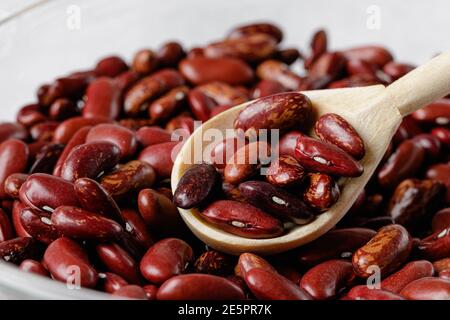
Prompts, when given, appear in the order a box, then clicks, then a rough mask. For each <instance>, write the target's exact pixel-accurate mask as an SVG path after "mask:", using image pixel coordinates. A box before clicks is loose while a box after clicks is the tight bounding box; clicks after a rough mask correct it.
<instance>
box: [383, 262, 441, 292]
mask: <svg viewBox="0 0 450 320" xmlns="http://www.w3.org/2000/svg"><path fill="white" fill-rule="evenodd" d="M433 274H434V268H433V264H432V263H431V262H429V261H426V260H418V261H412V262H409V263H407V264H406V265H405V266H404V267H403V268H402V269H400V270H399V271H397V272H396V273H394V274H392V275H390V276H389V277H387V278H386V279H384V280H383V281H382V282H381V289H383V290H387V291H390V292H393V293H400V291H402V289H403V288H404V287H406V286H407V285H408V284H409V283H411V282H413V281H414V280H417V279H421V278H424V277H432V276H433Z"/></svg>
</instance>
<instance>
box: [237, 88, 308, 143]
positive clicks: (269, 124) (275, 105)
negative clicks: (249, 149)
mask: <svg viewBox="0 0 450 320" xmlns="http://www.w3.org/2000/svg"><path fill="white" fill-rule="evenodd" d="M311 117H312V106H311V101H310V100H309V98H308V97H307V96H305V95H303V94H301V93H296V92H288V93H279V94H276V95H272V96H269V97H265V98H260V99H258V100H256V101H254V102H252V103H250V104H248V105H247V106H246V107H245V108H244V109H243V110H242V111H241V112H240V113H239V115H238V116H237V118H236V120H235V122H234V127H235V128H236V129H242V130H244V132H245V133H246V135H248V134H249V132H250V131H252V130H256V131H257V132H258V131H259V130H260V129H268V130H270V129H279V130H284V131H286V130H289V129H291V128H293V127H294V126H296V127H299V128H302V127H303V128H304V127H306V126H307V125H308V122H309V121H310V119H311Z"/></svg>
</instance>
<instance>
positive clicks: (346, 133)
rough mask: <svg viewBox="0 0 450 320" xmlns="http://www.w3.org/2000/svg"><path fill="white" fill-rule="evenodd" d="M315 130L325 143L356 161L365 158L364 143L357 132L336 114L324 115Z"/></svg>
mask: <svg viewBox="0 0 450 320" xmlns="http://www.w3.org/2000/svg"><path fill="white" fill-rule="evenodd" d="M314 130H315V132H316V134H317V136H318V137H319V138H320V139H322V140H323V141H326V142H329V143H332V144H334V145H335V146H337V147H339V148H341V149H342V150H344V151H345V152H347V153H348V154H350V155H351V156H352V157H353V158H355V159H356V160H359V159H361V158H362V157H364V154H365V148H364V142H363V140H362V139H361V137H360V136H359V134H358V133H357V132H356V130H355V129H354V128H353V127H352V126H351V125H350V124H349V123H348V122H347V121H346V120H345V119H344V118H342V117H341V116H339V115H337V114H335V113H327V114H324V115H323V116H321V117H320V118H319V120H317V122H316V124H315V127H314Z"/></svg>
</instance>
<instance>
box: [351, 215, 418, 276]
mask: <svg viewBox="0 0 450 320" xmlns="http://www.w3.org/2000/svg"><path fill="white" fill-rule="evenodd" d="M411 249H412V239H411V236H410V235H409V233H408V231H407V230H406V229H405V228H404V227H402V226H401V225H398V224H393V225H390V226H386V227H383V228H381V229H380V230H378V232H377V234H376V235H375V236H374V237H373V238H372V239H371V240H370V241H369V242H368V243H366V244H365V245H364V246H362V247H361V248H359V249H358V250H357V251H356V252H355V253H354V254H353V258H352V261H353V268H354V270H355V273H356V274H357V275H358V276H359V277H362V278H368V277H369V276H370V275H371V274H372V273H373V271H371V270H370V269H371V267H372V266H377V267H378V268H380V272H381V275H386V274H389V273H391V272H392V271H395V270H396V269H397V268H398V267H399V266H400V265H402V264H403V262H405V261H406V259H407V258H408V256H409V254H410V252H411Z"/></svg>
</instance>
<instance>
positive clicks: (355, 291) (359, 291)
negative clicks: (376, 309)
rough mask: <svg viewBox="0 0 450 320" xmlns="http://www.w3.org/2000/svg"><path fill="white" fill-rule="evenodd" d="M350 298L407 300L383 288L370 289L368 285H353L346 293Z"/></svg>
mask: <svg viewBox="0 0 450 320" xmlns="http://www.w3.org/2000/svg"><path fill="white" fill-rule="evenodd" d="M346 298H347V299H348V300H405V299H403V297H401V296H399V295H398V294H395V293H393V292H389V291H386V290H382V289H370V288H369V287H368V286H367V285H359V286H356V287H353V288H352V289H351V290H350V291H349V292H348V293H347V295H346Z"/></svg>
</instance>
